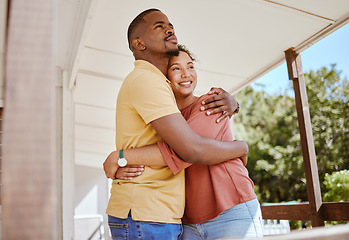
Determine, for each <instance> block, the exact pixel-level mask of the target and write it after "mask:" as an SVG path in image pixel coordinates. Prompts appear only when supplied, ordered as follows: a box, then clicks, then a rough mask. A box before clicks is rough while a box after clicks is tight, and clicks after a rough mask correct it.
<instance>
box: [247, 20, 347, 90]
mask: <svg viewBox="0 0 349 240" xmlns="http://www.w3.org/2000/svg"><path fill="white" fill-rule="evenodd" d="M301 57H302V65H303V72H309V71H310V70H315V71H316V70H318V69H320V68H321V67H330V65H331V64H333V63H335V64H336V69H337V70H339V71H342V73H341V75H340V76H341V78H344V77H345V76H346V77H347V78H348V79H349V24H346V25H345V26H343V27H341V28H340V29H338V30H337V31H335V32H333V33H332V34H330V35H328V36H327V37H325V38H324V39H322V40H320V41H319V42H317V43H315V44H314V45H313V46H311V47H309V48H308V49H306V50H305V51H303V52H302V53H301ZM289 82H290V80H289V79H288V73H287V67H286V63H283V64H282V65H280V66H279V67H277V68H275V69H274V70H272V71H271V72H269V73H267V74H266V75H264V76H262V77H261V78H259V79H257V80H256V81H255V82H254V83H253V84H252V87H253V88H254V89H256V90H259V89H261V88H260V87H259V86H257V85H256V84H263V85H265V87H264V90H265V91H266V92H268V93H270V94H272V93H279V92H281V91H282V90H283V89H286V88H287V86H288V84H291V83H289ZM282 92H283V91H282Z"/></svg>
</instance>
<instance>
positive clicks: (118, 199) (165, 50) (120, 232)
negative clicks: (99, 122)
mask: <svg viewBox="0 0 349 240" xmlns="http://www.w3.org/2000/svg"><path fill="white" fill-rule="evenodd" d="M128 41H129V48H130V50H131V51H132V52H133V55H134V57H135V60H136V61H135V68H134V70H133V71H132V72H131V73H130V74H129V75H128V76H127V77H126V78H125V80H124V83H123V85H122V87H121V89H120V91H119V95H118V100H117V108H116V144H117V149H119V150H121V149H128V148H136V147H142V146H146V145H150V144H154V143H156V142H158V141H160V140H161V139H163V140H165V141H166V142H167V143H168V144H169V146H171V148H172V149H173V150H174V151H175V152H176V153H177V154H178V155H179V156H180V157H181V158H182V159H184V160H185V161H187V162H190V163H200V164H209V163H211V159H213V158H215V159H217V158H221V161H224V160H227V159H229V157H228V155H225V154H224V152H225V150H226V149H227V148H228V147H229V145H224V143H223V144H222V142H218V141H215V140H213V139H211V138H204V137H201V136H198V135H197V134H195V133H194V132H193V130H192V129H191V128H190V127H189V125H188V124H187V122H186V121H185V119H184V118H183V116H182V115H181V113H180V111H179V110H178V108H177V105H176V101H175V98H174V95H173V92H172V90H171V87H170V85H169V84H168V83H167V79H166V77H165V76H166V73H167V67H168V61H169V59H170V57H171V56H174V55H178V47H177V38H176V36H175V34H174V29H173V25H172V24H171V23H170V22H169V20H168V19H167V17H166V15H165V14H163V13H162V12H161V11H159V10H157V9H148V10H146V11H144V12H142V13H141V14H139V15H138V16H137V17H136V18H135V19H134V20H133V21H132V22H131V24H130V26H129V29H128ZM216 99H218V100H222V101H223V102H224V100H223V99H222V97H221V95H218V96H217V97H216ZM213 100H215V99H212V101H213ZM208 102H211V100H210V101H208ZM233 102H234V103H235V104H236V101H235V99H233ZM220 104H221V103H220V101H218V103H217V102H216V103H211V106H215V105H220ZM235 106H236V105H235ZM208 107H210V106H208ZM222 111H226V113H225V114H224V116H227V115H229V114H231V113H232V112H233V110H231V109H229V108H227V107H226V106H220V107H219V108H218V109H215V110H210V112H211V114H213V113H215V112H222ZM224 116H223V117H224ZM120 152H122V151H120ZM217 152H222V154H220V156H219V157H217V154H216V153H217ZM120 155H121V153H120ZM120 157H121V158H122V156H120ZM126 159H127V156H126ZM149 159H151V156H149ZM123 161H125V160H124V159H120V160H119V161H118V162H119V166H124V165H125V164H127V163H126V162H125V163H124V162H123ZM104 167H105V168H106V165H105V166H104ZM184 198H185V197H184V172H183V171H182V172H180V173H178V174H177V175H173V174H172V172H171V170H170V169H169V168H168V167H152V168H150V167H149V168H146V169H145V171H144V173H143V174H142V175H141V176H139V177H138V178H137V179H135V180H133V181H120V180H116V181H114V182H113V187H112V190H111V197H110V200H109V204H108V209H107V214H108V215H109V226H110V230H111V233H112V236H113V239H178V238H179V237H180V235H181V217H182V216H183V211H184Z"/></svg>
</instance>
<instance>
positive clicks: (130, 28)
mask: <svg viewBox="0 0 349 240" xmlns="http://www.w3.org/2000/svg"><path fill="white" fill-rule="evenodd" d="M156 11H159V12H161V11H160V10H159V9H156V8H150V9H147V10H144V11H143V12H141V13H140V14H138V16H137V17H135V19H133V21H132V22H131V23H130V25H129V26H128V30H127V40H128V47H129V48H130V50H131V51H132V48H131V46H132V44H131V42H132V40H133V39H131V38H132V34H133V33H134V31H135V29H136V28H137V27H138V25H139V24H140V23H141V22H144V17H145V16H146V15H148V14H149V13H151V12H156Z"/></svg>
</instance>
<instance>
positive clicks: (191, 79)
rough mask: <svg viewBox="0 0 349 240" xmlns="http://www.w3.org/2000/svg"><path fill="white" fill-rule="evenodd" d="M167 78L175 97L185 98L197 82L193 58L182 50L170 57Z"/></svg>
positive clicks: (191, 92) (190, 93)
mask: <svg viewBox="0 0 349 240" xmlns="http://www.w3.org/2000/svg"><path fill="white" fill-rule="evenodd" d="M167 78H168V79H169V80H170V81H171V87H172V90H173V93H174V95H175V96H176V98H186V97H188V96H190V95H192V94H193V91H194V89H195V87H196V84H197V74H196V71H195V68H194V63H193V60H192V59H191V58H190V57H189V55H188V54H187V53H185V52H183V51H180V52H179V55H178V56H176V57H171V59H170V62H169V68H168V71H167Z"/></svg>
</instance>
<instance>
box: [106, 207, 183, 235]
mask: <svg viewBox="0 0 349 240" xmlns="http://www.w3.org/2000/svg"><path fill="white" fill-rule="evenodd" d="M108 224H109V228H110V232H111V235H112V238H113V240H136V239H139V240H141V239H142V240H163V239H166V240H178V239H181V238H182V225H181V224H172V223H158V222H142V221H135V220H133V219H132V218H131V212H130V213H129V214H128V218H127V219H121V218H116V217H113V216H110V215H109V216H108Z"/></svg>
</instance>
